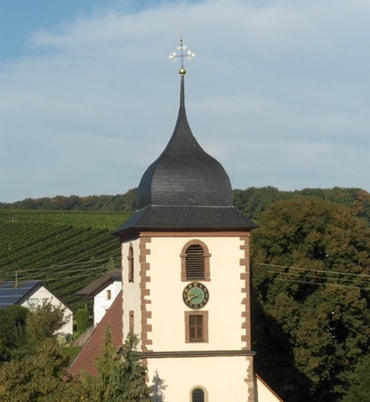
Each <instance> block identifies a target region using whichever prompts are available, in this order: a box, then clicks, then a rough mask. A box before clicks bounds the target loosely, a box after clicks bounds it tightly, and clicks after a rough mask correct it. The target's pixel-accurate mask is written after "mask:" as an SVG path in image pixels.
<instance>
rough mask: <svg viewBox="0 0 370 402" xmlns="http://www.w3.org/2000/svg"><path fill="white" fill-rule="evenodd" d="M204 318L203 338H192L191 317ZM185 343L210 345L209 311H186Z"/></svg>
mask: <svg viewBox="0 0 370 402" xmlns="http://www.w3.org/2000/svg"><path fill="white" fill-rule="evenodd" d="M194 316H196V317H202V336H201V338H192V337H191V328H192V325H191V322H190V321H191V317H194ZM185 343H208V311H185Z"/></svg>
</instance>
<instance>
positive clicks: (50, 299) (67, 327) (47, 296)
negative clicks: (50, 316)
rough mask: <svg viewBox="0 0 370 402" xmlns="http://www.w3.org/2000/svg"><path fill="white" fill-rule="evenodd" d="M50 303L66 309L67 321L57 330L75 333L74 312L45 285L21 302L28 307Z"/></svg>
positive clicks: (65, 319) (65, 317)
mask: <svg viewBox="0 0 370 402" xmlns="http://www.w3.org/2000/svg"><path fill="white" fill-rule="evenodd" d="M48 303H50V304H51V305H52V306H53V307H55V308H58V307H61V308H63V309H64V321H66V323H65V324H64V325H63V326H62V327H61V328H60V329H59V330H58V331H57V332H58V333H60V334H68V335H72V334H73V313H72V311H71V310H70V309H69V308H68V307H66V306H65V305H64V304H63V303H62V302H61V301H60V300H59V299H58V298H56V297H55V296H54V295H53V294H52V293H50V292H49V291H48V290H47V289H46V288H45V287H44V286H41V287H40V288H39V289H38V290H36V291H35V292H34V293H32V295H31V296H29V297H28V299H27V300H26V301H25V302H24V303H22V304H21V306H22V307H26V308H28V309H30V310H31V309H32V308H35V307H37V306H42V305H43V304H48Z"/></svg>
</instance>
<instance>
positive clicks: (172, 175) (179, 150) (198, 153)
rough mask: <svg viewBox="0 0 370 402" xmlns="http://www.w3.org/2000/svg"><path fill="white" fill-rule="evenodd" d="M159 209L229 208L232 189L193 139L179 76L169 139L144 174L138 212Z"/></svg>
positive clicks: (222, 174)
mask: <svg viewBox="0 0 370 402" xmlns="http://www.w3.org/2000/svg"><path fill="white" fill-rule="evenodd" d="M149 205H158V206H160V205H161V206H165V205H166V206H210V207H211V206H212V207H214V206H231V205H232V189H231V184H230V180H229V177H228V175H227V173H226V172H225V170H224V168H223V167H222V166H221V164H220V163H219V162H218V161H217V160H216V159H214V158H213V157H212V156H210V155H208V154H207V153H206V152H205V151H204V150H203V149H202V147H201V146H200V145H199V144H198V142H197V140H196V139H195V137H194V136H193V134H192V132H191V129H190V126H189V123H188V121H187V118H186V112H185V105H184V74H181V95H180V109H179V114H178V118H177V123H176V126H175V130H174V132H173V134H172V137H171V139H170V141H169V143H168V145H167V147H166V148H165V149H164V151H163V152H162V154H161V155H160V156H159V158H158V159H157V160H156V161H154V162H153V163H152V164H151V165H150V166H149V167H148V169H147V170H146V172H145V173H144V175H143V177H142V179H141V181H140V184H139V188H138V197H137V209H142V208H145V207H147V206H149Z"/></svg>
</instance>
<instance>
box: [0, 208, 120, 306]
mask: <svg viewBox="0 0 370 402" xmlns="http://www.w3.org/2000/svg"><path fill="white" fill-rule="evenodd" d="M127 217H128V216H127V215H125V214H111V213H97V212H96V213H92V212H67V211H37V210H9V209H7V210H0V280H14V279H15V277H16V276H17V278H18V280H19V281H23V280H28V279H41V280H43V281H44V283H45V284H46V285H47V286H48V287H49V288H50V289H51V290H52V291H53V292H55V293H56V294H57V295H58V296H59V297H60V298H61V299H62V300H63V301H64V302H66V303H67V304H69V305H70V306H71V307H72V308H74V309H75V308H76V307H77V306H78V304H79V303H80V302H81V300H79V298H78V297H76V295H75V293H76V291H77V290H79V289H80V288H82V287H84V286H85V285H87V284H88V283H90V282H91V281H92V280H94V279H96V278H97V277H99V276H100V275H101V274H102V273H103V272H104V271H106V270H107V269H113V268H117V267H119V266H120V246H119V241H118V238H117V237H116V236H114V235H113V234H112V232H113V231H114V230H115V229H117V228H118V227H119V226H120V225H121V224H122V223H123V222H124V221H125V220H126V219H127Z"/></svg>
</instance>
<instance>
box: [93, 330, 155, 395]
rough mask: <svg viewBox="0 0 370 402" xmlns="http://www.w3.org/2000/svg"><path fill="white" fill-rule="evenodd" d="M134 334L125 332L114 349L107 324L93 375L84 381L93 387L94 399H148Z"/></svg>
mask: <svg viewBox="0 0 370 402" xmlns="http://www.w3.org/2000/svg"><path fill="white" fill-rule="evenodd" d="M137 345H138V338H137V337H136V336H135V335H133V334H129V335H128V337H127V339H126V341H125V344H124V345H123V346H122V348H121V349H120V351H119V352H118V353H117V350H116V348H115V347H114V345H113V342H112V334H111V330H110V327H108V328H107V330H106V332H105V340H104V346H103V349H102V352H101V355H100V356H99V357H98V358H97V361H96V368H97V371H98V376H97V378H96V379H93V378H91V377H87V378H86V379H85V383H86V384H89V386H90V387H92V389H93V397H92V399H93V400H94V401H96V402H103V401H104V402H110V401H112V402H113V401H118V402H119V401H122V402H149V401H150V400H151V399H150V388H149V387H148V386H147V385H146V382H145V377H146V372H147V371H146V367H145V366H144V365H143V364H142V362H141V358H140V353H139V352H137V350H136V347H137Z"/></svg>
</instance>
